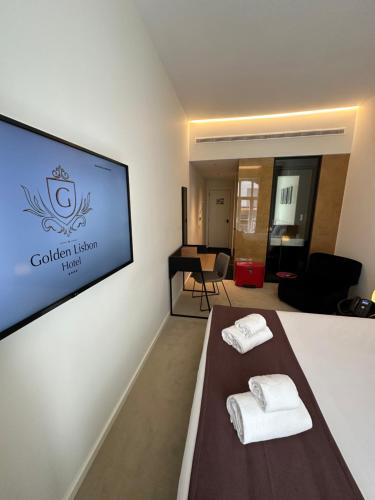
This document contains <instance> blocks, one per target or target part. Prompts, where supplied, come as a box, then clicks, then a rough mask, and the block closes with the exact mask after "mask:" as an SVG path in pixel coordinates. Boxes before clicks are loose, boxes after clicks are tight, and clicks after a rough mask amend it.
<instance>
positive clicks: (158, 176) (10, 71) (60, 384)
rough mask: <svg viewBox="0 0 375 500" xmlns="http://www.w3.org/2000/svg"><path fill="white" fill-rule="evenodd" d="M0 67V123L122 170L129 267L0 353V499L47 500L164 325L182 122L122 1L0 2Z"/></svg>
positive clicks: (58, 493)
mask: <svg viewBox="0 0 375 500" xmlns="http://www.w3.org/2000/svg"><path fill="white" fill-rule="evenodd" d="M0 67H1V78H0V113H2V114H5V115H8V116H11V117H13V118H15V119H18V120H21V121H23V122H26V123H28V124H30V125H33V126H35V127H37V128H40V129H43V130H46V131H48V132H50V133H52V134H56V135H58V136H60V137H63V138H65V139H67V140H69V141H72V142H75V143H77V144H80V145H82V146H85V147H87V148H89V149H92V150H94V151H97V152H100V153H102V154H104V155H107V156H110V157H113V158H115V159H118V160H120V161H122V162H125V163H127V164H128V165H129V171H130V192H131V209H132V218H133V237H134V257H135V263H134V264H132V265H130V266H128V267H127V268H125V269H123V270H121V271H120V272H118V273H116V274H115V275H113V276H111V277H110V278H107V279H106V280H104V281H102V282H101V283H99V284H98V285H96V286H94V287H93V288H90V289H89V290H87V291H86V292H84V293H83V294H81V295H80V296H78V297H77V298H75V299H73V300H70V301H68V302H67V303H65V304H64V305H62V306H60V307H58V308H57V309H55V310H53V311H52V312H50V313H48V314H46V315H44V316H43V317H41V318H40V319H38V320H37V321H34V322H33V323H31V324H30V325H28V326H27V327H25V328H23V329H22V330H19V331H18V332H16V333H14V334H12V335H11V336H9V337H8V338H6V339H4V340H2V341H1V342H0V401H1V411H0V428H1V436H0V498H1V500H59V499H61V498H63V497H64V495H66V494H67V493H68V492H69V490H70V488H71V486H72V484H73V483H74V480H75V478H76V477H77V474H78V473H79V471H80V468H81V467H82V466H83V464H84V462H85V460H86V458H87V457H88V454H89V452H90V450H91V448H92V447H93V445H94V444H95V442H96V440H97V439H98V437H99V435H100V433H101V431H102V430H103V427H104V426H105V424H106V422H107V420H108V418H109V417H110V415H111V412H112V411H113V409H114V408H115V406H116V404H117V403H118V402H119V400H120V398H121V395H122V394H123V392H124V390H125V388H126V387H127V385H128V384H129V381H130V380H131V377H132V376H133V374H134V373H135V370H136V368H137V366H138V364H139V362H140V360H141V358H142V356H143V355H144V353H145V352H146V349H147V348H148V346H149V345H150V343H151V341H152V339H153V337H154V335H155V333H156V331H157V330H158V328H159V326H160V324H161V322H162V320H163V318H164V317H165V315H166V314H167V312H168V308H169V304H168V281H167V257H168V255H169V253H170V252H172V251H173V250H174V249H175V248H176V247H178V246H179V244H180V241H181V213H180V210H181V209H180V207H181V200H180V192H181V185H187V130H186V122H185V116H184V114H183V111H182V109H181V107H180V104H179V102H178V100H177V98H176V96H175V94H174V91H173V89H172V87H171V85H170V83H169V81H168V79H167V77H166V74H165V72H164V70H163V67H162V65H161V64H160V62H159V59H158V57H157V55H156V53H155V51H154V49H153V46H152V45H151V43H150V41H149V38H148V36H147V34H146V32H145V30H144V27H143V25H142V23H141V21H140V20H139V17H138V15H137V12H136V11H135V9H134V7H133V5H132V4H131V2H130V1H127V0H106V1H105V2H103V1H100V0H81V1H79V2H77V1H75V0H65V1H63V2H58V1H56V0H34V1H32V2H30V1H28V0H17V1H13V0H1V15H0ZM2 244H4V243H2ZM5 244H6V242H5ZM0 286H1V284H0ZM156 289H157V290H158V293H155V290H156Z"/></svg>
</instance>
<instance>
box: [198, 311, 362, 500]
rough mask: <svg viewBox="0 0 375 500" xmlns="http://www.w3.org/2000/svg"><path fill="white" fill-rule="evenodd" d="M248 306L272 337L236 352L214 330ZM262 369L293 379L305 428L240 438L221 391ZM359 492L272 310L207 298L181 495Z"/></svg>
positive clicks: (324, 499) (331, 498)
mask: <svg viewBox="0 0 375 500" xmlns="http://www.w3.org/2000/svg"><path fill="white" fill-rule="evenodd" d="M254 312H257V313H260V314H262V315H263V316H264V317H265V318H266V320H267V323H268V326H269V327H270V329H271V330H272V332H273V335H274V338H273V339H272V340H270V341H268V342H266V343H264V344H262V345H261V346H259V347H256V348H255V349H253V350H252V351H250V352H248V353H247V354H239V353H238V352H237V351H235V350H234V349H233V348H232V347H230V346H228V345H227V344H225V343H224V342H223V340H222V338H221V331H222V329H223V328H226V327H228V326H230V325H232V324H233V323H234V321H235V320H236V319H239V318H241V317H243V316H245V315H246V314H250V313H254ZM301 335H303V331H301ZM317 363H319V360H318V359H317ZM269 373H285V374H287V375H289V376H290V377H291V378H292V379H293V380H294V382H295V384H296V386H297V389H298V391H299V394H300V397H301V399H302V400H303V401H304V403H305V405H306V407H307V409H308V411H309V413H310V415H311V418H312V421H313V428H312V429H311V430H309V431H306V432H304V433H302V434H299V435H296V436H291V437H287V438H282V439H273V440H270V441H264V442H260V443H252V444H248V445H246V446H244V445H242V444H241V443H240V441H239V439H238V437H237V434H236V432H235V430H234V428H233V426H232V424H231V423H230V421H229V415H228V413H227V410H226V405H225V403H226V399H227V397H228V396H229V395H230V394H236V393H239V392H245V391H248V390H249V389H248V385H247V382H248V379H249V378H250V377H251V376H253V375H263V374H269ZM352 431H353V429H348V432H352ZM359 498H363V497H362V495H361V493H360V491H359V488H358V487H357V485H356V483H355V481H354V479H353V477H352V475H351V473H350V471H349V469H348V467H347V465H346V463H345V461H344V459H343V457H342V456H341V453H340V451H339V449H338V447H337V445H336V443H335V441H334V439H333V437H332V435H331V433H330V431H329V429H328V426H327V424H326V422H325V420H324V418H323V415H322V413H321V411H320V409H319V406H318V404H317V402H316V400H315V398H314V395H313V393H312V391H311V389H310V386H309V384H308V382H307V380H306V377H305V375H304V373H303V371H302V369H301V367H300V365H299V363H298V361H297V358H296V357H295V355H294V352H293V350H292V348H291V346H290V344H289V341H288V338H287V336H286V334H285V332H284V329H283V327H282V324H281V322H280V320H279V317H278V316H277V313H276V312H275V311H268V310H259V309H244V308H239V307H232V308H229V307H224V306H215V307H214V309H213V316H212V323H211V332H210V338H209V341H208V346H207V360H206V371H205V377H204V385H203V394H202V403H201V412H200V417H199V426H198V432H197V439H196V444H195V451H194V458H193V466H192V471H191V478H190V489H189V500H245V499H252V500H273V499H274V500H294V499H298V500H315V499H321V500H346V499H359Z"/></svg>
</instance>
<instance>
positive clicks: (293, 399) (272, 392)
mask: <svg viewBox="0 0 375 500" xmlns="http://www.w3.org/2000/svg"><path fill="white" fill-rule="evenodd" d="M249 388H250V391H251V392H252V393H253V394H254V396H255V399H256V400H257V401H258V403H259V405H260V406H261V408H262V410H264V411H266V412H270V411H279V410H292V409H293V408H297V407H298V406H299V404H300V398H299V396H298V391H297V387H296V386H295V384H294V382H293V380H292V379H291V378H290V377H289V376H288V375H280V374H274V375H258V376H256V377H251V379H250V380H249Z"/></svg>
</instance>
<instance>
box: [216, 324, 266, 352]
mask: <svg viewBox="0 0 375 500" xmlns="http://www.w3.org/2000/svg"><path fill="white" fill-rule="evenodd" d="M221 336H222V337H223V340H224V342H226V343H227V344H229V345H230V346H232V347H234V348H235V349H236V350H237V351H238V352H239V353H240V354H245V352H248V351H250V350H251V349H253V348H254V347H256V346H258V345H260V344H263V342H266V341H267V340H270V339H272V337H273V335H272V332H271V330H270V329H269V328H268V327H267V326H266V327H265V328H264V329H263V330H261V331H260V332H258V333H255V334H254V335H251V337H246V336H245V335H243V334H242V333H241V332H240V330H239V329H238V328H237V327H236V326H234V325H233V326H230V327H229V328H224V330H223V331H222V332H221Z"/></svg>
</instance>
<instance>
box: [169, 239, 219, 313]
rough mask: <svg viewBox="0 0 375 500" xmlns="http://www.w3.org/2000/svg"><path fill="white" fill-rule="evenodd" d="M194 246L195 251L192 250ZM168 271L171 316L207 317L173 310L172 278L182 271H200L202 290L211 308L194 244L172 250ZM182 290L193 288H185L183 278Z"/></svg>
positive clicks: (209, 308)
mask: <svg viewBox="0 0 375 500" xmlns="http://www.w3.org/2000/svg"><path fill="white" fill-rule="evenodd" d="M194 248H195V251H194ZM168 272H169V303H170V311H171V316H181V317H183V318H199V319H207V316H194V315H192V314H177V313H174V312H173V297H172V295H173V293H172V279H173V277H174V276H175V274H176V273H177V272H183V273H186V272H187V273H200V274H201V276H202V285H203V292H204V295H205V297H206V302H207V307H208V311H210V310H211V307H210V302H209V300H208V294H207V288H206V283H205V281H204V274H203V270H202V264H201V259H200V257H199V256H198V255H197V252H196V246H189V245H186V246H182V247H180V248H178V249H177V250H176V251H175V252H173V253H172V254H171V255H170V256H169V258H168ZM183 289H184V291H187V292H192V291H193V290H189V289H188V288H185V280H184V288H183Z"/></svg>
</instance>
